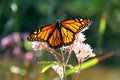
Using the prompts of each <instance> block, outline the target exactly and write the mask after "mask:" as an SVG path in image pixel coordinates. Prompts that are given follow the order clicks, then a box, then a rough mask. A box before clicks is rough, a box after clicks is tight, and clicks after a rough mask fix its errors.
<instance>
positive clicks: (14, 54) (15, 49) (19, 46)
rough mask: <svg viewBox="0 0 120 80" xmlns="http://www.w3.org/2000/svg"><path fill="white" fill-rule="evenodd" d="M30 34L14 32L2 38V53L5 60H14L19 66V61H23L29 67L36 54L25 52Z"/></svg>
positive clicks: (0, 43) (0, 49) (0, 42)
mask: <svg viewBox="0 0 120 80" xmlns="http://www.w3.org/2000/svg"><path fill="white" fill-rule="evenodd" d="M27 36H28V33H18V32H14V33H12V34H9V35H7V36H6V37H4V38H2V40H1V41H0V47H1V48H0V52H2V53H4V59H5V60H14V61H16V64H18V63H19V62H18V61H19V60H23V61H24V64H25V65H29V64H30V62H31V61H32V59H33V57H34V54H33V52H31V51H27V50H25V47H24V45H25V44H24V42H25V40H26V38H27Z"/></svg>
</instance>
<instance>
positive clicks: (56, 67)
mask: <svg viewBox="0 0 120 80" xmlns="http://www.w3.org/2000/svg"><path fill="white" fill-rule="evenodd" d="M52 69H53V70H54V71H55V72H56V73H57V74H58V75H59V76H60V78H63V77H64V74H63V67H62V66H60V65H54V66H52Z"/></svg>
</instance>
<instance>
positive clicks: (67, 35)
mask: <svg viewBox="0 0 120 80" xmlns="http://www.w3.org/2000/svg"><path fill="white" fill-rule="evenodd" d="M90 24H91V21H90V20H88V19H79V18H76V19H70V20H66V21H63V22H62V23H61V33H62V38H63V44H64V45H68V44H71V43H73V41H74V37H75V34H76V33H77V32H79V31H81V30H82V29H83V28H84V27H87V26H89V25H90Z"/></svg>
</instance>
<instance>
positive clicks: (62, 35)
mask: <svg viewBox="0 0 120 80" xmlns="http://www.w3.org/2000/svg"><path fill="white" fill-rule="evenodd" d="M91 23H92V21H91V20H89V19H85V18H74V19H68V20H64V21H61V22H60V21H57V22H56V24H49V25H46V26H43V27H41V28H37V29H36V30H35V31H34V32H32V33H31V34H30V35H29V36H28V40H29V41H43V42H46V43H47V44H48V45H49V46H50V47H51V48H59V47H62V46H67V45H70V44H72V43H73V42H74V40H75V35H76V33H78V32H80V31H81V30H83V29H84V28H85V27H87V26H90V25H91Z"/></svg>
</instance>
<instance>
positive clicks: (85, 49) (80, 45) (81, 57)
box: [32, 27, 95, 78]
mask: <svg viewBox="0 0 120 80" xmlns="http://www.w3.org/2000/svg"><path fill="white" fill-rule="evenodd" d="M86 29H88V27H86V28H84V29H83V30H82V31H81V32H79V33H77V34H76V35H75V40H74V42H73V43H72V44H71V45H68V46H62V47H61V48H59V49H60V52H57V51H56V50H55V49H53V48H51V47H49V46H48V44H47V43H46V42H40V41H34V42H32V47H33V49H34V50H35V51H38V50H43V49H44V50H47V51H49V52H50V53H51V54H52V55H53V56H54V58H55V59H56V60H57V61H58V62H60V65H54V66H53V67H52V68H53V70H54V71H55V72H56V73H58V75H59V76H60V77H61V78H62V77H63V76H64V72H65V71H64V69H65V65H67V64H68V62H69V59H70V55H71V53H72V52H74V53H75V56H76V58H77V60H78V64H79V65H81V64H82V62H83V61H85V60H86V59H88V58H90V57H94V56H95V54H94V53H93V49H92V48H91V46H90V45H89V44H86V43H84V41H85V39H86V38H85V35H83V33H82V32H84V31H85V30H86ZM65 54H68V56H67V58H66V57H65ZM60 57H61V58H60ZM65 58H66V59H65ZM61 65H62V67H63V68H62V67H61Z"/></svg>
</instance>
